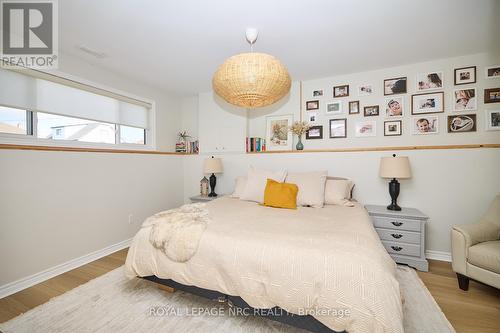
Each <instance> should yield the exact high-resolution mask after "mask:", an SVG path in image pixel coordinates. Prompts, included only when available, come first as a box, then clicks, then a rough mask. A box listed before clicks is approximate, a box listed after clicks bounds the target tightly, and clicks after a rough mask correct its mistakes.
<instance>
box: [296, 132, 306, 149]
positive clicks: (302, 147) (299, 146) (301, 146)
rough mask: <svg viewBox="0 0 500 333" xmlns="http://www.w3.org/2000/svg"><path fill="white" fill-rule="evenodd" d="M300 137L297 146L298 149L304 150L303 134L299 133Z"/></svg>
mask: <svg viewBox="0 0 500 333" xmlns="http://www.w3.org/2000/svg"><path fill="white" fill-rule="evenodd" d="M298 139H299V141H298V142H297V145H296V146H295V148H297V150H304V145H303V144H302V135H299V136H298Z"/></svg>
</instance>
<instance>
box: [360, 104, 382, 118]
mask: <svg viewBox="0 0 500 333" xmlns="http://www.w3.org/2000/svg"><path fill="white" fill-rule="evenodd" d="M363 110H364V116H365V117H373V116H378V115H379V114H380V111H379V107H378V105H369V106H365V107H364V109H363Z"/></svg>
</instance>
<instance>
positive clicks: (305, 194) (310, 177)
mask: <svg viewBox="0 0 500 333" xmlns="http://www.w3.org/2000/svg"><path fill="white" fill-rule="evenodd" d="M327 175H328V172H327V171H315V172H305V173H290V174H288V176H287V177H286V182H287V183H291V184H297V186H298V187H299V195H298V196H297V205H299V206H311V207H315V208H321V207H323V204H324V202H325V182H326V176H327Z"/></svg>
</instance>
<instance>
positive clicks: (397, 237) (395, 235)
mask: <svg viewBox="0 0 500 333" xmlns="http://www.w3.org/2000/svg"><path fill="white" fill-rule="evenodd" d="M391 236H392V237H394V238H396V239H400V238H401V237H403V235H401V234H391Z"/></svg>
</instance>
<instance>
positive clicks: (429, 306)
mask: <svg viewBox="0 0 500 333" xmlns="http://www.w3.org/2000/svg"><path fill="white" fill-rule="evenodd" d="M397 274H398V280H399V282H400V285H401V287H402V288H401V289H402V292H403V295H404V297H405V303H404V318H405V319H404V320H405V321H404V329H405V332H406V333H420V332H422V333H437V332H439V333H447V332H455V330H454V329H453V327H452V326H451V325H450V323H449V322H448V320H447V319H446V317H445V316H444V314H443V313H442V312H441V309H440V308H439V306H438V305H437V304H436V302H435V301H434V299H433V298H432V296H431V294H430V293H429V291H428V290H427V288H426V287H425V286H424V284H423V282H422V281H421V280H420V278H419V277H418V276H417V274H416V273H415V271H414V270H413V269H411V268H408V267H406V266H398V272H397ZM228 310H229V308H228V306H227V304H220V303H217V302H214V301H211V300H207V299H205V298H201V297H198V296H194V295H191V294H187V293H184V292H181V291H176V292H175V293H167V292H164V291H162V290H159V289H158V288H157V285H156V284H155V283H153V282H149V281H146V280H143V279H138V278H137V279H133V280H127V279H126V278H125V277H124V274H123V267H120V268H117V269H115V270H113V271H111V272H109V273H107V274H105V275H103V276H101V277H98V278H96V279H94V280H92V281H90V282H88V283H86V284H84V285H81V286H79V287H77V288H75V289H73V290H71V291H69V292H67V293H65V294H63V295H61V296H58V297H55V298H53V299H51V300H50V301H49V302H47V303H45V304H42V305H40V306H38V307H36V308H34V309H32V310H30V311H28V312H26V313H24V314H22V315H20V316H18V317H16V318H14V319H12V320H10V321H8V322H6V323H3V324H0V331H2V332H4V333H11V332H12V333H24V332H26V333H27V332H30V333H32V332H34V333H38V332H44V333H45V332H51V333H63V332H77V333H86V332H103V333H104V332H106V333H107V332H120V333H122V332H123V333H136V332H162V333H163V332H169V333H171V332H182V333H185V332H193V333H194V332H224V333H225V332H227V333H234V332H242V333H253V332H260V333H265V332H275V333H279V332H287V333H288V332H293V333H299V332H300V333H305V332H306V331H304V330H300V329H296V328H293V327H290V326H288V325H284V324H281V323H278V322H275V321H272V320H267V319H264V318H259V317H254V316H244V315H234V314H233V315H231V314H229V311H228Z"/></svg>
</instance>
